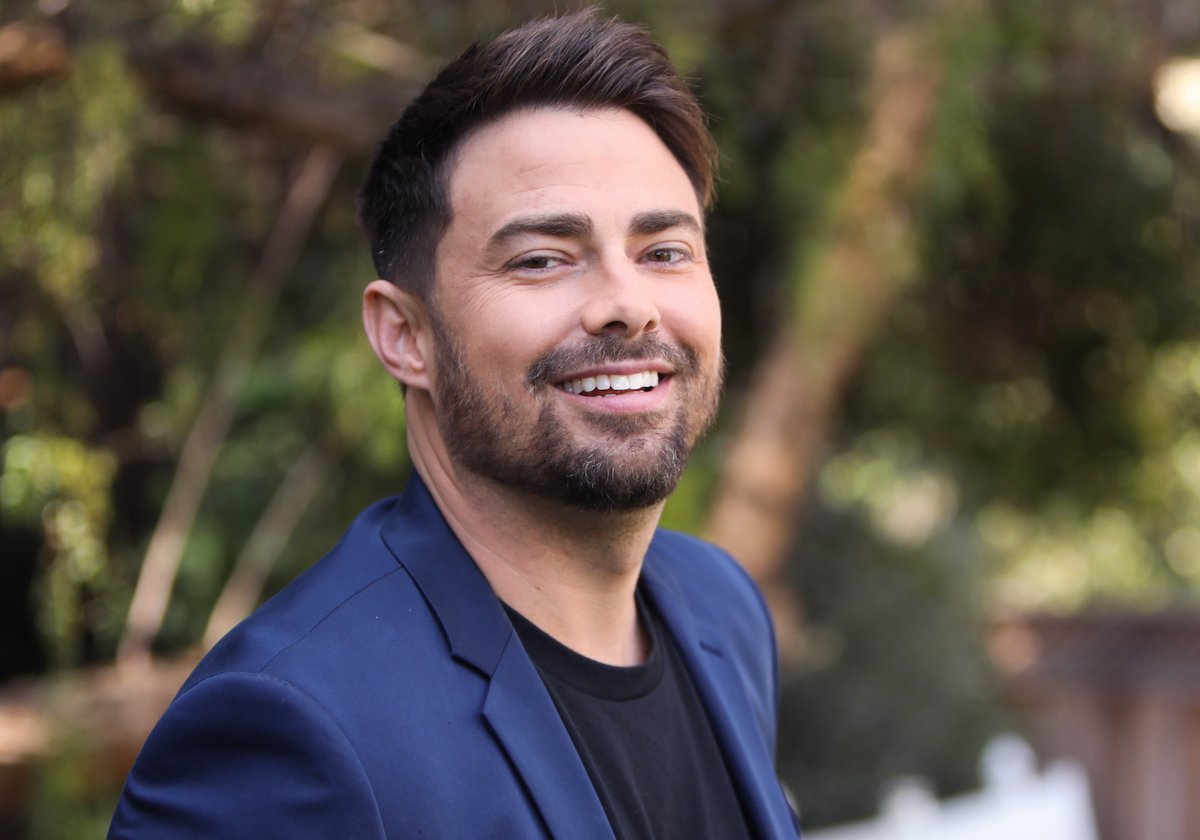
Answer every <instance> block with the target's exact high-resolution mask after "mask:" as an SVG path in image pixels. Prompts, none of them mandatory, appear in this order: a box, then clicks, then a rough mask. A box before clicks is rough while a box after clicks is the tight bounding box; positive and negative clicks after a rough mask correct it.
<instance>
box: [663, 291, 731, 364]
mask: <svg viewBox="0 0 1200 840" xmlns="http://www.w3.org/2000/svg"><path fill="white" fill-rule="evenodd" d="M662 315H663V323H664V325H665V326H666V327H667V328H668V329H669V330H670V331H671V332H672V333H673V334H674V335H675V336H676V337H677V338H678V339H679V340H681V341H683V342H685V343H687V344H689V345H691V346H693V347H694V348H695V349H697V350H699V351H701V353H704V354H710V355H716V354H718V353H719V352H720V347H721V302H720V300H719V299H718V298H717V290H716V288H715V287H713V286H712V285H711V284H710V285H708V286H706V287H705V288H703V289H697V288H695V287H693V288H691V289H690V290H688V292H687V293H686V294H683V295H680V296H678V297H677V298H675V299H674V300H672V301H670V302H668V303H667V304H665V305H664V306H663V311H662Z"/></svg>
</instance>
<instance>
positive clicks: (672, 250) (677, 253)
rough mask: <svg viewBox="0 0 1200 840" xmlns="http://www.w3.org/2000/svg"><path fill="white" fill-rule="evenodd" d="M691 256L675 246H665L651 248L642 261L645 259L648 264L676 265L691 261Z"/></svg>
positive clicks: (683, 249)
mask: <svg viewBox="0 0 1200 840" xmlns="http://www.w3.org/2000/svg"><path fill="white" fill-rule="evenodd" d="M690 256H691V254H689V253H688V251H687V249H685V248H680V247H676V246H673V245H672V246H666V245H663V246H659V247H657V248H651V249H650V250H649V251H647V252H646V254H645V256H643V257H642V259H644V260H645V261H646V262H652V263H659V264H663V265H674V264H676V263H681V262H684V261H685V260H687V259H689V257H690Z"/></svg>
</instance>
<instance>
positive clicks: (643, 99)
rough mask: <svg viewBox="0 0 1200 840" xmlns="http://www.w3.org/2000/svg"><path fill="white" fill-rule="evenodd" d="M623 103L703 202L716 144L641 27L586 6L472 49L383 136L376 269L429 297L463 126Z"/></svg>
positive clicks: (376, 164)
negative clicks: (545, 109) (528, 112)
mask: <svg viewBox="0 0 1200 840" xmlns="http://www.w3.org/2000/svg"><path fill="white" fill-rule="evenodd" d="M536 106H550V107H554V106H562V107H567V108H572V109H579V110H593V109H598V108H622V109H626V110H628V111H631V112H632V113H634V114H636V115H637V116H639V117H640V118H641V119H643V120H645V121H646V123H647V124H648V125H649V126H650V127H651V128H652V129H654V131H655V133H656V134H657V135H658V137H659V139H661V140H662V141H663V143H664V144H665V145H666V147H667V148H668V149H669V150H670V151H671V153H672V154H673V155H674V156H675V159H676V160H678V161H679V165H680V166H682V167H683V170H684V172H686V173H687V176H688V178H689V179H690V180H691V182H692V185H693V186H694V187H695V189H696V194H697V195H698V196H699V198H700V202H701V204H702V205H704V206H705V207H707V206H708V205H709V204H710V203H711V199H712V185H713V170H714V165H715V161H716V150H715V145H714V143H713V139H712V135H711V134H709V131H708V128H707V126H706V125H705V120H704V114H703V111H702V110H701V108H700V104H699V102H698V101H697V99H696V96H695V94H693V93H692V91H691V89H690V88H689V87H688V86H687V84H686V83H685V82H684V81H683V79H682V78H680V76H679V74H678V72H676V70H675V68H674V67H673V66H672V65H671V62H670V59H669V58H668V57H667V54H666V51H665V50H664V49H663V48H662V47H661V46H660V45H659V44H658V43H657V42H656V41H655V40H654V37H653V36H652V35H651V34H650V33H649V31H647V30H646V29H645V28H643V27H641V26H636V25H633V24H629V23H623V22H621V21H618V20H602V19H600V18H599V16H598V15H597V14H596V13H595V11H591V10H589V11H584V12H578V13H575V14H571V15H566V16H563V17H553V18H545V19H541V20H535V21H533V22H531V23H527V24H525V25H524V26H521V27H519V28H517V29H513V30H510V31H508V32H505V33H504V34H502V35H500V36H498V37H497V38H494V39H493V40H491V41H486V42H483V43H476V44H472V45H471V46H470V47H469V48H468V49H467V50H466V51H465V52H464V53H463V54H462V55H460V56H459V57H458V58H456V59H455V60H454V61H452V62H451V63H450V64H449V65H447V66H446V67H445V68H444V69H443V70H442V71H441V72H440V73H439V74H438V75H437V77H436V78H435V79H434V80H433V81H432V82H430V83H429V85H428V86H426V88H425V90H424V91H423V92H422V93H421V95H420V96H418V97H417V98H416V99H415V100H413V101H412V103H411V104H409V106H408V107H407V108H405V109H404V113H403V114H401V116H400V119H399V120H397V121H396V123H395V124H394V125H393V126H392V127H391V129H390V130H389V131H388V134H387V137H385V138H384V140H383V142H382V143H381V144H380V145H379V149H378V151H377V152H376V154H375V159H374V160H373V161H372V162H371V166H370V169H369V170H368V172H367V177H366V180H365V182H364V183H363V187H362V191H361V193H360V219H361V221H362V225H363V228H364V229H365V230H366V233H367V238H368V240H369V241H370V244H371V256H372V259H373V260H374V262H375V270H376V271H377V272H378V274H379V276H380V277H382V278H384V279H386V280H391V281H392V282H393V283H396V284H397V285H399V286H401V287H402V288H405V289H408V290H409V291H412V292H414V293H416V294H417V295H419V296H420V297H422V298H423V299H428V296H429V293H430V291H431V289H432V285H433V278H434V276H435V272H436V266H435V259H436V257H435V255H436V251H437V245H438V242H439V241H440V240H441V238H442V235H443V234H444V233H445V231H446V228H447V227H448V226H449V224H450V217H451V209H450V206H449V198H448V195H447V182H448V172H447V170H448V164H447V161H448V160H449V158H450V153H451V152H452V151H453V150H454V149H455V148H456V147H457V146H458V144H459V143H461V142H462V141H463V139H464V138H465V137H466V136H467V135H468V134H469V133H470V132H472V131H474V130H476V129H478V128H479V127H480V126H482V125H484V124H486V123H488V122H491V121H494V120H496V119H499V118H500V117H502V116H504V115H505V114H508V113H511V112H513V111H515V110H517V109H520V108H527V107H536Z"/></svg>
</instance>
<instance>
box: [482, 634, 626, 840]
mask: <svg viewBox="0 0 1200 840" xmlns="http://www.w3.org/2000/svg"><path fill="white" fill-rule="evenodd" d="M509 639H510V640H509V644H508V646H507V647H506V648H505V650H504V653H503V654H502V655H501V657H500V662H499V665H498V666H497V668H496V672H495V673H494V674H493V675H492V682H491V686H490V687H489V689H488V695H487V699H486V700H485V701H484V704H483V716H484V718H485V719H486V720H487V722H488V724H489V725H490V726H491V727H492V731H493V732H494V733H495V735H496V738H497V739H498V740H499V741H500V743H501V744H503V745H504V749H505V750H506V751H507V752H508V755H509V758H511V759H512V762H513V764H515V765H516V767H517V770H518V771H520V773H521V778H523V779H524V780H525V784H526V785H527V786H528V788H529V791H530V793H531V794H532V795H533V798H534V799H535V800H537V803H538V809H539V810H540V811H541V812H542V817H543V818H544V819H545V820H546V825H547V826H548V827H549V829H550V833H551V834H552V835H553V836H554V837H557V838H559V839H560V840H573V839H574V838H576V837H578V838H581V839H582V838H586V840H613V831H612V828H611V826H610V825H609V823H608V817H607V816H606V815H605V813H604V806H602V805H601V804H600V799H599V797H598V796H597V795H596V789H595V787H594V786H593V785H592V781H591V779H590V778H588V774H587V770H586V769H585V768H584V766H583V761H582V760H581V759H580V758H579V753H578V751H577V750H576V749H575V744H574V743H573V742H572V741H571V736H570V735H569V734H568V733H567V730H566V728H565V727H564V726H563V724H562V719H561V718H560V717H559V714H558V710H557V709H556V708H555V706H554V702H553V701H552V700H551V699H550V695H549V694H548V693H547V692H546V689H545V688H544V686H543V684H542V681H541V678H540V677H539V676H538V673H537V669H536V668H535V667H534V665H533V663H532V662H531V661H530V659H529V656H528V655H527V654H526V653H525V650H524V649H523V648H522V647H521V644H520V642H519V641H518V640H517V636H516V633H512V634H511V635H510V637H509Z"/></svg>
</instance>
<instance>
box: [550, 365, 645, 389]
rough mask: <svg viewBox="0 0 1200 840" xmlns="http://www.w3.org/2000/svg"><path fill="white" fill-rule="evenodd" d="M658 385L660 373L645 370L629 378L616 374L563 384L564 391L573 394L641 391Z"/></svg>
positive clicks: (574, 380)
mask: <svg viewBox="0 0 1200 840" xmlns="http://www.w3.org/2000/svg"><path fill="white" fill-rule="evenodd" d="M656 385H658V371H653V370H643V371H640V372H639V373H631V374H629V375H628V376H625V375H622V374H619V373H616V374H612V375H611V376H610V375H607V374H603V373H601V374H597V375H596V376H585V377H583V378H582V379H572V380H571V381H569V382H564V383H563V384H562V389H563V390H564V391H567V392H568V393H571V394H586V393H589V392H591V391H639V390H641V389H642V388H653V387H655V386H656Z"/></svg>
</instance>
